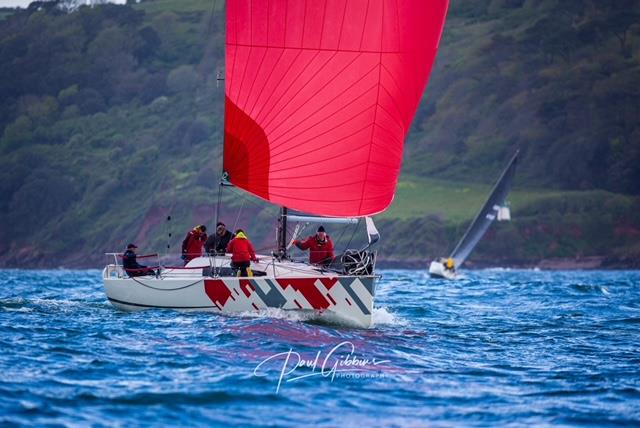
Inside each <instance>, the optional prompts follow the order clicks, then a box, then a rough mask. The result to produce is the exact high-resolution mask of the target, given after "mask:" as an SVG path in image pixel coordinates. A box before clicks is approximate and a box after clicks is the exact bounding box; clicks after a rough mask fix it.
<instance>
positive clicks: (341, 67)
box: [103, 0, 449, 327]
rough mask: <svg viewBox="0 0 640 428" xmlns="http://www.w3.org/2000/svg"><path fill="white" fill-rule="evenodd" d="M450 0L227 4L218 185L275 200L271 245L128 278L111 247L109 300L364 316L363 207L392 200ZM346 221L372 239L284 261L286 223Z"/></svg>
mask: <svg viewBox="0 0 640 428" xmlns="http://www.w3.org/2000/svg"><path fill="white" fill-rule="evenodd" d="M448 5H449V1H448V0H431V1H428V2H427V1H424V0H403V1H400V2H399V1H396V0H383V1H374V2H368V3H367V2H358V1H348V0H335V1H333V0H331V1H330V0H324V1H323V0H318V1H314V2H302V1H287V0H271V1H262V0H230V1H228V2H227V43H226V78H225V125H224V166H223V174H222V180H221V181H222V182H221V187H220V189H222V188H223V187H224V186H226V185H233V186H235V187H236V188H239V189H242V190H244V191H246V192H247V193H249V194H251V195H253V196H254V197H258V198H261V199H263V200H265V201H268V202H270V203H272V204H276V205H279V206H281V207H282V209H281V215H280V216H279V218H278V225H277V227H278V228H277V230H278V233H277V237H278V239H277V240H278V243H277V247H276V248H275V251H274V252H273V253H271V254H264V255H261V256H259V257H258V259H259V261H255V262H253V263H252V266H251V269H252V271H253V276H248V277H237V276H234V275H233V273H234V272H233V271H232V269H231V266H230V261H231V260H230V255H229V254H226V255H217V256H215V257H197V258H195V259H193V260H191V261H190V262H189V263H188V264H187V265H186V266H185V267H184V268H182V267H180V268H175V267H174V268H170V267H166V266H159V267H157V268H158V269H159V271H158V272H157V276H156V277H153V276H148V275H147V276H136V277H129V276H130V275H127V272H125V270H124V269H123V267H122V266H121V264H120V263H119V259H118V257H120V256H121V255H118V254H113V256H114V262H115V263H113V264H110V265H108V266H107V267H106V268H105V269H104V272H103V278H104V284H105V288H106V292H107V297H108V298H109V300H110V301H111V303H112V304H113V305H115V306H116V307H118V308H121V309H124V310H136V309H143V308H170V309H183V310H204V311H213V312H222V313H242V312H248V311H258V310H263V309H266V308H279V309H282V310H287V311H288V310H291V311H302V312H311V313H313V314H315V315H318V316H327V317H332V318H333V317H337V318H339V319H341V320H348V321H350V322H351V323H353V324H356V325H359V326H363V327H368V326H370V325H371V316H372V312H373V302H374V296H375V282H376V280H377V278H378V276H377V275H375V273H374V268H375V254H374V253H372V252H371V250H370V249H369V248H370V246H371V245H373V244H374V243H375V241H377V240H378V238H379V234H378V233H377V230H376V229H375V226H374V225H373V221H372V220H371V218H369V217H370V216H371V215H374V214H377V213H380V212H383V211H384V210H386V209H387V207H388V206H389V205H390V204H391V202H392V200H393V197H394V194H395V190H396V184H397V181H398V176H399V174H400V167H401V163H402V151H403V145H404V140H405V138H406V136H407V133H408V132H409V128H410V126H411V122H412V120H413V117H414V114H415V112H416V109H417V108H418V104H419V103H420V99H421V97H422V94H423V92H424V89H425V87H426V84H427V81H428V78H429V75H430V73H431V69H432V66H433V63H434V60H435V56H436V52H437V48H438V44H439V42H440V38H441V35H442V31H443V28H444V22H445V16H446V12H447V8H448ZM289 209H293V210H296V211H298V212H302V213H307V214H313V215H315V216H316V217H310V216H291V215H290V214H289V213H288V210H289ZM317 216H320V217H321V218H319V219H318V217H317ZM328 217H331V219H328ZM341 218H342V219H344V221H347V222H350V221H353V220H355V221H357V219H358V218H366V225H367V232H368V237H369V245H368V246H367V247H365V248H363V249H359V250H347V251H345V252H344V253H343V254H342V256H341V257H338V258H337V262H338V263H337V266H333V265H332V266H317V265H311V264H309V263H306V262H302V261H299V260H294V259H292V258H291V257H290V255H289V254H288V248H289V247H290V245H291V243H289V245H287V242H288V241H289V239H288V236H287V221H297V222H301V221H302V222H314V221H319V222H322V223H335V222H338V221H342V220H341ZM345 218H346V219H345ZM294 236H295V234H294ZM145 272H146V271H145ZM129 273H130V272H129Z"/></svg>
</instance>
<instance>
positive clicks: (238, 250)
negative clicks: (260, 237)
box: [227, 229, 258, 276]
mask: <svg viewBox="0 0 640 428" xmlns="http://www.w3.org/2000/svg"><path fill="white" fill-rule="evenodd" d="M227 253H231V268H232V269H233V270H234V272H237V271H238V270H239V271H240V276H249V272H248V271H247V269H248V268H249V267H250V266H251V261H254V262H257V261H258V259H257V258H256V252H255V250H254V249H253V244H251V241H249V238H247V235H245V233H244V231H243V230H242V229H238V230H236V237H235V238H233V239H232V240H231V242H229V246H227Z"/></svg>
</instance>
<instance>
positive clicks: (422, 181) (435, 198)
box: [379, 176, 629, 223]
mask: <svg viewBox="0 0 640 428" xmlns="http://www.w3.org/2000/svg"><path fill="white" fill-rule="evenodd" d="M516 181H517V178H516ZM492 186H493V185H489V184H479V183H465V182H457V181H447V180H440V179H430V178H422V177H415V176H403V177H402V178H401V180H400V183H399V184H398V191H397V193H396V197H395V199H394V201H393V204H392V205H391V207H390V208H389V209H388V210H387V211H386V212H385V213H383V214H381V215H380V216H379V217H380V218H383V219H394V218H395V219H401V220H406V219H410V218H420V217H425V216H428V215H436V216H439V217H441V218H442V219H443V220H445V221H446V222H447V223H459V222H463V221H468V220H471V219H472V218H473V216H474V215H475V214H476V213H477V212H478V211H479V210H480V207H481V206H482V204H483V203H484V202H485V201H486V199H487V197H488V196H489V193H490V192H491V188H492ZM614 195H615V194H613V193H610V192H604V191H558V190H544V189H519V188H518V187H517V182H516V185H515V187H514V189H513V191H512V192H511V195H510V197H509V202H510V203H511V209H512V211H513V212H518V210H520V209H522V208H524V207H526V206H530V205H532V204H536V203H538V202H540V201H542V200H553V201H560V200H571V199H592V198H595V199H599V198H602V197H604V196H614ZM616 196H619V197H620V198H622V199H629V198H627V197H625V196H620V195H616Z"/></svg>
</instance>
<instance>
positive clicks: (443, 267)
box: [429, 151, 519, 279]
mask: <svg viewBox="0 0 640 428" xmlns="http://www.w3.org/2000/svg"><path fill="white" fill-rule="evenodd" d="M518 153H519V152H518V151H516V153H515V154H514V155H513V157H512V158H511V160H510V161H509V164H508V165H507V167H506V168H505V169H504V171H502V174H501V175H500V178H499V179H498V181H497V182H496V184H495V185H494V186H493V189H492V191H491V193H490V194H489V197H488V198H487V201H486V202H485V203H484V205H483V206H482V208H481V209H480V211H479V212H478V214H477V215H476V217H475V218H474V220H473V222H472V223H471V225H470V226H469V228H468V229H467V231H466V232H465V234H464V235H463V236H462V239H461V240H460V242H458V245H456V247H455V248H454V250H453V252H452V253H451V255H450V256H449V257H448V258H446V259H445V258H439V259H438V260H434V261H432V262H431V264H430V265H429V275H430V276H431V277H432V278H445V279H456V278H458V277H459V275H458V273H457V269H458V268H460V266H462V264H463V263H464V262H465V260H467V258H468V257H469V255H470V254H471V252H472V251H473V249H474V248H475V247H476V245H477V244H478V242H480V240H481V239H482V237H483V236H484V234H485V233H487V230H489V226H491V224H492V223H493V221H494V220H497V221H510V220H511V210H510V208H509V205H508V204H507V201H506V200H507V195H508V194H509V191H510V190H511V184H512V182H513V177H514V175H515V172H516V164H517V161H518Z"/></svg>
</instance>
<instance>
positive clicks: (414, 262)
mask: <svg viewBox="0 0 640 428" xmlns="http://www.w3.org/2000/svg"><path fill="white" fill-rule="evenodd" d="M430 261H431V259H428V258H425V259H386V258H382V259H380V260H378V261H377V262H376V267H377V268H378V269H408V270H425V271H426V270H427V269H428V267H429V263H430ZM104 266H105V265H104V264H100V263H95V264H82V263H73V262H71V263H68V264H65V263H63V264H58V265H57V266H53V265H48V264H46V263H42V264H40V263H36V264H31V265H30V264H18V265H16V264H5V263H1V262H0V269H7V270H11V269H23V270H88V269H97V270H102V269H103V267H104ZM500 268H503V269H528V270H531V269H539V270H544V271H560V270H611V271H614V270H640V258H635V257H628V258H618V257H610V256H589V257H563V258H550V259H541V260H537V261H532V260H513V259H512V260H509V259H503V260H497V261H495V262H489V261H486V260H470V261H468V262H466V263H465V264H464V267H463V269H465V270H483V269H500Z"/></svg>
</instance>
